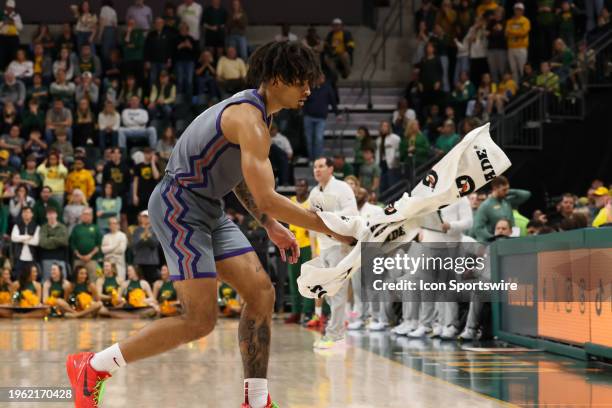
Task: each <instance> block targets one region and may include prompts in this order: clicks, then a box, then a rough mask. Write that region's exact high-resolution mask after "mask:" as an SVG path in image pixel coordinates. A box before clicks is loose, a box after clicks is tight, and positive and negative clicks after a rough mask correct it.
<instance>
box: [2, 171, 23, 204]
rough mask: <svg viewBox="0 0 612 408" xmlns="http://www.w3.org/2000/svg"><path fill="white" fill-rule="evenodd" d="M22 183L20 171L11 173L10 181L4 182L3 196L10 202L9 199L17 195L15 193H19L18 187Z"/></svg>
mask: <svg viewBox="0 0 612 408" xmlns="http://www.w3.org/2000/svg"><path fill="white" fill-rule="evenodd" d="M21 184H22V182H21V174H19V171H18V170H17V171H15V172H13V173H12V174H11V175H10V181H9V182H5V183H4V186H3V188H4V190H3V191H2V198H3V199H5V200H6V202H8V201H9V199H11V198H13V197H15V194H17V188H18V187H19V186H20V185H21Z"/></svg>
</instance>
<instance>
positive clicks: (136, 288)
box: [121, 265, 155, 307]
mask: <svg viewBox="0 0 612 408" xmlns="http://www.w3.org/2000/svg"><path fill="white" fill-rule="evenodd" d="M143 278H144V276H143V272H142V270H141V269H140V268H139V267H137V266H134V265H128V266H127V279H126V280H125V281H123V282H121V296H122V297H124V298H125V299H126V300H127V303H128V304H129V305H131V306H133V307H146V306H154V305H155V299H154V298H153V292H152V291H151V285H152V283H150V282H148V281H146V280H145V279H146V278H145V279H143ZM133 293H139V295H136V296H134V295H133ZM141 294H144V299H142V298H141V296H140V295H141Z"/></svg>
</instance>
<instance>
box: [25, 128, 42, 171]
mask: <svg viewBox="0 0 612 408" xmlns="http://www.w3.org/2000/svg"><path fill="white" fill-rule="evenodd" d="M47 147H48V145H47V143H45V141H44V140H43V136H42V133H41V132H40V130H38V129H34V130H32V131H31V132H30V136H29V138H28V140H27V141H26V142H25V144H24V145H23V150H24V152H25V154H26V155H27V156H28V157H33V159H34V162H35V163H36V162H37V161H38V160H42V159H43V158H44V157H45V156H46V151H47Z"/></svg>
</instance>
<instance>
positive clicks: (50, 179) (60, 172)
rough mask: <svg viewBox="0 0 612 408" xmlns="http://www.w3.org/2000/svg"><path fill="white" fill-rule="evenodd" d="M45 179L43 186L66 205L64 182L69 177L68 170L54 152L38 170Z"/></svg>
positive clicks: (60, 202)
mask: <svg viewBox="0 0 612 408" xmlns="http://www.w3.org/2000/svg"><path fill="white" fill-rule="evenodd" d="M36 171H37V172H38V174H40V176H41V177H42V179H43V186H48V187H50V188H51V191H52V192H53V198H54V199H55V200H56V201H57V202H58V203H59V205H62V204H63V203H64V180H65V179H66V176H67V175H68V170H67V169H66V167H64V165H63V164H62V161H61V159H60V157H59V156H58V154H57V153H56V152H54V151H52V152H51V153H49V156H48V158H47V159H45V160H44V161H43V162H42V163H41V164H40V165H39V166H38V168H37V169H36Z"/></svg>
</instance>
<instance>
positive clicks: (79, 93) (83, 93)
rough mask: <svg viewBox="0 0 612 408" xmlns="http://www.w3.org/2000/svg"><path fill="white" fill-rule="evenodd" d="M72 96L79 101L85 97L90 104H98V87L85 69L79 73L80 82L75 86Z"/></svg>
mask: <svg viewBox="0 0 612 408" xmlns="http://www.w3.org/2000/svg"><path fill="white" fill-rule="evenodd" d="M74 96H75V99H76V101H77V102H79V103H80V101H81V100H82V99H83V98H85V99H87V101H89V103H90V104H91V105H93V106H97V105H98V100H99V97H100V88H99V87H98V85H96V84H95V83H94V82H93V76H92V75H91V72H89V71H85V72H83V73H82V74H81V83H80V84H79V85H78V86H77V87H76V89H75V93H74Z"/></svg>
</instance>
